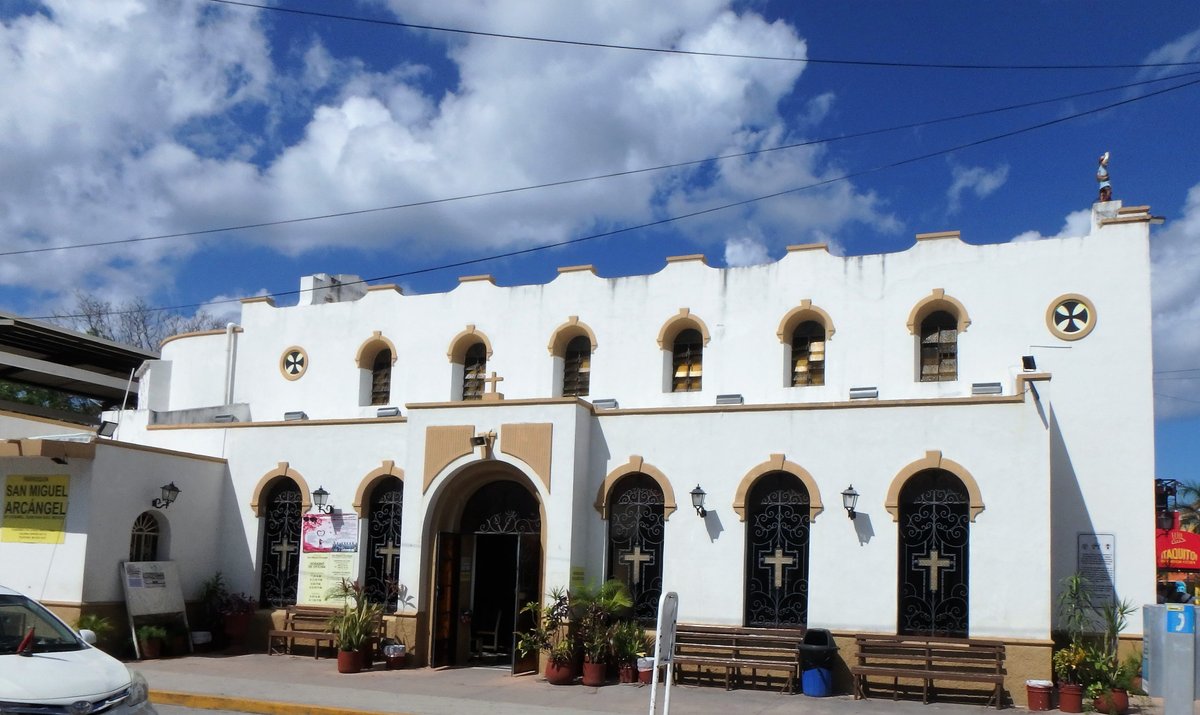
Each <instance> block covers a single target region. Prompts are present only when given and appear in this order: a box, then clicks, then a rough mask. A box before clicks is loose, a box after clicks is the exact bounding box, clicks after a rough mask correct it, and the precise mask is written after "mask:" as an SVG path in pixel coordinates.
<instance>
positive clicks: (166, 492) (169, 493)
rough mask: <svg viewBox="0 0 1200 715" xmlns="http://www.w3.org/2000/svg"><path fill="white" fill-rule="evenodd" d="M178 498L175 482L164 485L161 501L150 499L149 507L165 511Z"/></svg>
mask: <svg viewBox="0 0 1200 715" xmlns="http://www.w3.org/2000/svg"><path fill="white" fill-rule="evenodd" d="M178 497H179V487H177V486H175V482H171V483H170V484H164V485H163V486H162V499H151V500H150V506H152V507H154V508H155V509H166V508H167V507H169V506H171V504H173V503H174V502H175V499H177V498H178Z"/></svg>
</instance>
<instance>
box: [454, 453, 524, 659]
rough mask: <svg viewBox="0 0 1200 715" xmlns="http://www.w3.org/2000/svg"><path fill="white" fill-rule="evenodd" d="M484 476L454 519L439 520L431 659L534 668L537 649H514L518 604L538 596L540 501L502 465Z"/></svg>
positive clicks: (520, 617) (518, 624)
mask: <svg viewBox="0 0 1200 715" xmlns="http://www.w3.org/2000/svg"><path fill="white" fill-rule="evenodd" d="M487 479H488V477H484V478H483V479H482V480H481V481H484V482H485V483H483V484H481V485H480V486H478V487H476V488H474V490H473V491H467V492H465V493H467V494H470V496H469V497H468V498H467V499H466V501H465V503H464V502H460V501H458V500H453V501H455V502H457V503H462V504H463V506H462V511H461V512H460V513H459V515H458V516H457V518H456V519H451V520H449V521H443V522H442V523H444V524H448V527H449V528H448V529H447V530H443V531H442V532H441V533H439V534H438V540H437V555H436V564H435V571H434V579H435V583H434V609H433V610H434V613H433V624H432V625H433V639H432V641H433V643H432V645H433V648H432V654H431V656H432V657H431V664H432V665H433V666H434V667H439V666H447V665H465V664H466V663H468V662H471V661H477V662H484V663H488V664H492V665H500V664H511V665H512V670H513V672H514V673H525V672H532V671H534V670H536V669H537V654H533V656H532V658H520V657H519V656H518V655H517V654H516V648H515V646H516V637H515V635H514V633H515V632H516V631H522V630H528V629H529V627H530V626H531V625H532V624H530V623H526V622H524V620H528V616H527V615H524V614H521V613H520V609H521V606H523V605H524V604H525V603H527V602H529V601H537V600H540V598H541V591H542V589H541V567H542V543H541V531H542V520H541V509H540V506H539V504H538V499H537V496H536V495H535V494H534V493H533V492H532V491H531V490H530V489H529V488H528V487H527V486H525V485H524V484H522V483H520V482H518V481H516V480H514V479H512V478H510V477H509V475H507V474H504V473H497V474H493V475H490V481H487Z"/></svg>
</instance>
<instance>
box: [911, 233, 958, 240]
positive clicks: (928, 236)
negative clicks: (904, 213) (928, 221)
mask: <svg viewBox="0 0 1200 715" xmlns="http://www.w3.org/2000/svg"><path fill="white" fill-rule="evenodd" d="M943 238H957V239H960V240H961V239H962V234H961V232H959V231H933V232H931V233H918V234H917V240H918V241H938V240H941V239H943Z"/></svg>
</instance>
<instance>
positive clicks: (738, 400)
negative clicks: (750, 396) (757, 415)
mask: <svg viewBox="0 0 1200 715" xmlns="http://www.w3.org/2000/svg"><path fill="white" fill-rule="evenodd" d="M743 403H745V400H744V399H742V396H741V395H717V404H718V405H740V404H743Z"/></svg>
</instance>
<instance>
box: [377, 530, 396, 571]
mask: <svg viewBox="0 0 1200 715" xmlns="http://www.w3.org/2000/svg"><path fill="white" fill-rule="evenodd" d="M399 555H400V547H398V546H396V542H394V541H392V540H391V539H388V542H387V546H376V547H375V556H376V557H378V558H381V559H383V576H384V578H388V579H390V578H391V577H392V564H393V562H394V561H395V560H396V557H397V556H399Z"/></svg>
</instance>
